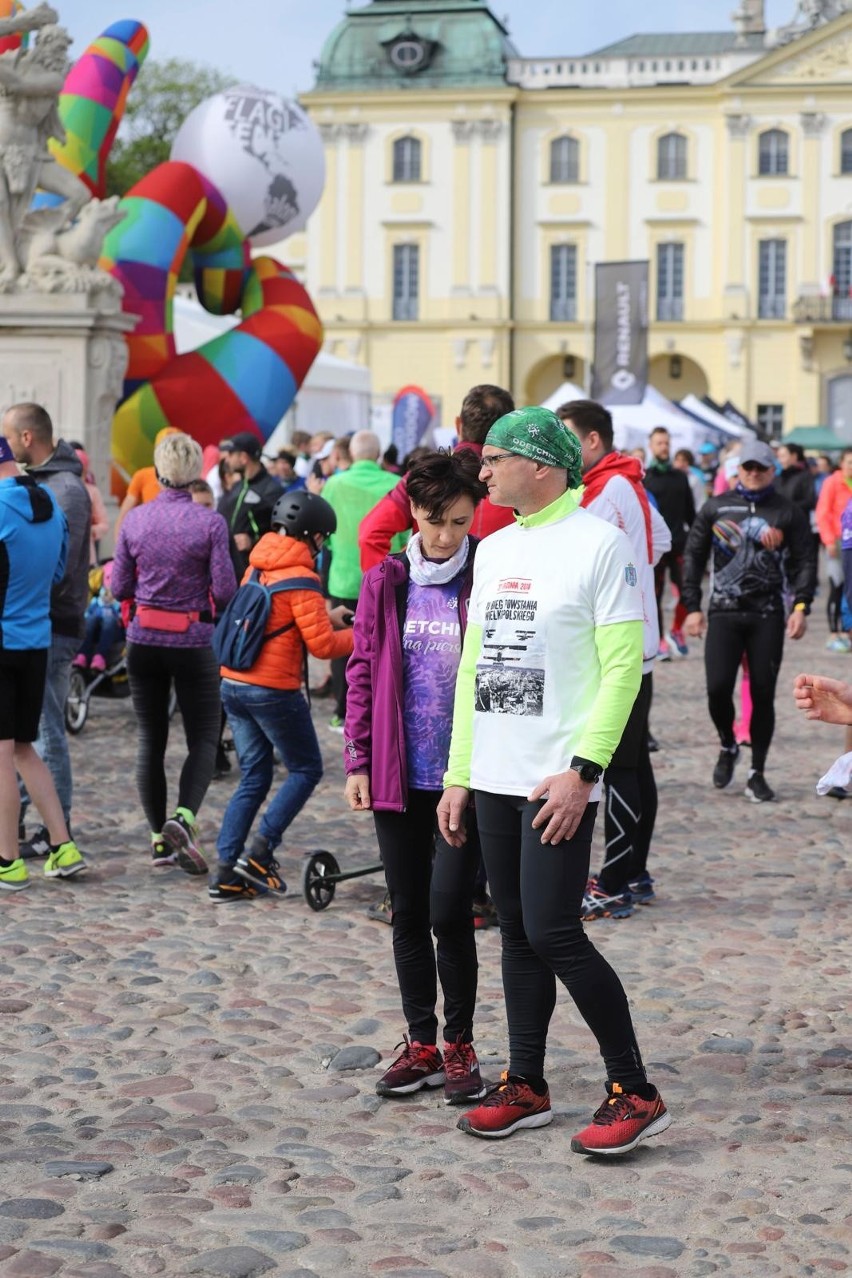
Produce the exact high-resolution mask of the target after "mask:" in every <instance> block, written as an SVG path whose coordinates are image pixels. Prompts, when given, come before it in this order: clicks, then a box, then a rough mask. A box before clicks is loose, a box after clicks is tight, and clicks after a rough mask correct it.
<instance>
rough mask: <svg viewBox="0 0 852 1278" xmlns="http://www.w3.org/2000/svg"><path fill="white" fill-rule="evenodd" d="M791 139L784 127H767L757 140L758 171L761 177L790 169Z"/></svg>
mask: <svg viewBox="0 0 852 1278" xmlns="http://www.w3.org/2000/svg"><path fill="white" fill-rule="evenodd" d="M789 142H790V139H789V138H788V136H787V134H786V133H785V132H784V130H783V129H767V130H766V132H765V133H761V135H760V137H759V138H758V140H757V148H758V150H757V171H758V173H759V174H760V176H761V177H770V176H773V175H777V174H781V173H787V172H788V171H789V154H790V147H789Z"/></svg>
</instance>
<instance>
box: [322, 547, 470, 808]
mask: <svg viewBox="0 0 852 1278" xmlns="http://www.w3.org/2000/svg"><path fill="white" fill-rule="evenodd" d="M469 541H470V555H469V556H468V561H467V565H466V567H465V569H464V577H463V580H462V586H461V590H460V591H459V624H460V626H461V632H462V640H464V632H465V629H466V627H467V616H468V610H469V607H470V588H471V585H472V584H473V560H474V555H475V553H476V546H477V542H476V538H474V537H470V538H469ZM408 573H409V566H408V559H407V557H406V555H405V554H404V553H402V554H399V555H388V557H387V559H384V560H382V562H381V563H380V564H377V565H376V567H375V568H371V569H370V570H369V571H368V572H367V574H366V575H365V577H364V580H363V582H362V583H361V593H360V595H359V596H358V607H357V609H356V611H355V650H354V652H353V653H352V656H351V657H350V658H349V662H348V664H347V666H346V683H347V693H346V727H345V749H344V763H345V766H346V775H347V776H349V775H350V773H352V772H366V773H368V774H369V777H370V799H371V802H372V806H373V807H374V808H376V809H384V810H386V811H390V812H404V811H405V806H406V803H407V801H408V768H407V766H406V759H405V729H404V726H403V719H402V706H403V702H402V627H403V623H404V621H405V610H406V602H407V597H408Z"/></svg>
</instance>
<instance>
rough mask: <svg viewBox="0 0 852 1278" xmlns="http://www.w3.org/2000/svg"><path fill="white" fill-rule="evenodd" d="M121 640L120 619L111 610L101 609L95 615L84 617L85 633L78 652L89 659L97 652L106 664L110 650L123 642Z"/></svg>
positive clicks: (122, 634) (122, 632)
mask: <svg viewBox="0 0 852 1278" xmlns="http://www.w3.org/2000/svg"><path fill="white" fill-rule="evenodd" d="M123 639H124V627H123V626H122V624H121V618H120V617H119V616H118V615H117V614H116V613H115V612H113V610H112V608H101V609H100V610H99V611H98V612H97V613H94V614H92V613H87V615H86V633H85V636H84V637H83V642H82V644H81V646H80V651H81V653H82V654H83V656H84V657H90V658H91V657H93V656H94V655H95V653H96V652H97V653H99V654H100V656H102V657H103V659H104V661H107V662H108V661H109V659H110V656H111V655H112V649H113V648H115V647H117V645H118V644H119V643H121V642H123Z"/></svg>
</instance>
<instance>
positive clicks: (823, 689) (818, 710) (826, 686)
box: [793, 674, 852, 725]
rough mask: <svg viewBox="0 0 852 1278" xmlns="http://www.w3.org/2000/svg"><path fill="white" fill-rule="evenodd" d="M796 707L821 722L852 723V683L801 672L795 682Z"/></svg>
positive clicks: (806, 715)
mask: <svg viewBox="0 0 852 1278" xmlns="http://www.w3.org/2000/svg"><path fill="white" fill-rule="evenodd" d="M793 699H794V700H795V702H796V709H797V710H803V711H804V712H805V717H806V718H808V719H818V720H819V721H820V722H821V723H842V724H847V725H848V724H852V684H848V683H844V682H843V680H842V679H827V678H825V676H824V675H812V674H800V675H796V678H795V680H794V682H793Z"/></svg>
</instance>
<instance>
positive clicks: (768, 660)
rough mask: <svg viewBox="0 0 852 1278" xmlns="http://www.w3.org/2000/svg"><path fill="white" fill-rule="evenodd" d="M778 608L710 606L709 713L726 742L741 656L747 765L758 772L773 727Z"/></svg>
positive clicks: (780, 649)
mask: <svg viewBox="0 0 852 1278" xmlns="http://www.w3.org/2000/svg"><path fill="white" fill-rule="evenodd" d="M784 629H785V622H784V616H783V614H782V613H780V612H771V613H766V614H762V613H757V612H730V613H728V612H711V614H710V618H709V621H708V625H707V637H706V639H705V641H704V665H705V668H706V671H707V703H708V706H709V709H710V718H711V719H712V720H713V723H714V724H715V726H716V731H717V732H718V733H719V740H720V741H721V743H722V745H723V746H725V747H726V748H728V749H729V748H730V747H731V746H733V745H734V744H735V739H734V685H735V684H736V682H737V671H738V670H739V668H740V663H741V662H742V659H743V656H746V657H748V676H749V681H750V684H751V700H752V707H753V708H752V713H751V766H752V767H753V768H754V769H755V771H756V772H762V771H763V769H764V766H765V764H766V756H767V754H768V752H769V745H770V742H771V741H772V734H773V732H774V731H775V684H776V683H777V681H778V671H779V670H780V669H781V658H782V656H783V655H784Z"/></svg>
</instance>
